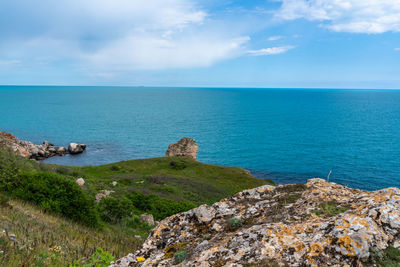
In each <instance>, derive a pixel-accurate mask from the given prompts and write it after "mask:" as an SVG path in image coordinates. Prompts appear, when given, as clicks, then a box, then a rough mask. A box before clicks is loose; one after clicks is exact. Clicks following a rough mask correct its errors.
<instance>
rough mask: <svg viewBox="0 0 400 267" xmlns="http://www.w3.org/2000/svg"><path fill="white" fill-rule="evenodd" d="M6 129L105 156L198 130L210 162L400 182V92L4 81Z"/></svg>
mask: <svg viewBox="0 0 400 267" xmlns="http://www.w3.org/2000/svg"><path fill="white" fill-rule="evenodd" d="M0 130H3V131H7V132H11V133H13V134H14V135H16V136H17V137H19V138H20V139H23V140H30V141H33V142H35V143H42V142H43V141H44V140H48V141H50V142H52V143H54V144H55V145H63V146H67V145H68V143H69V142H71V141H74V142H81V143H85V144H87V151H86V152H85V153H83V154H81V155H77V156H65V157H54V158H51V159H48V160H46V162H49V163H57V164H65V165H88V164H90V165H97V164H104V163H111V162H116V161H121V160H129V159H138V158H151V157H160V156H163V155H164V153H165V151H166V149H167V147H168V144H170V143H175V142H176V141H178V140H179V139H180V138H181V137H192V138H195V139H196V141H197V142H198V144H199V146H200V151H199V154H198V159H199V160H200V161H201V162H205V163H211V164H220V165H226V166H239V167H243V168H246V169H248V170H250V171H252V173H253V174H254V175H255V176H257V177H261V178H270V179H273V180H274V181H275V182H276V183H298V182H304V181H306V180H307V179H308V178H312V177H322V178H327V176H328V174H329V172H330V171H332V173H331V175H330V177H329V179H330V181H334V182H337V183H340V184H343V185H348V186H352V187H356V188H361V189H367V190H375V189H380V188H384V187H389V186H396V187H400V91H396V90H327V89H321V90H319V89H308V90H307V89H250V88H248V89H246V88H243V89H227V88H224V89H219V88H148V87H136V88H134V87H131V88H129V87H29V86H21V87H11V86H2V87H0Z"/></svg>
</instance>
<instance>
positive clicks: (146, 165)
mask: <svg viewBox="0 0 400 267" xmlns="http://www.w3.org/2000/svg"><path fill="white" fill-rule="evenodd" d="M171 162H174V163H175V165H178V166H179V167H178V168H177V167H174V165H171ZM69 172H71V173H75V175H77V174H78V175H80V176H81V177H84V179H85V181H86V185H87V190H88V191H89V192H91V193H92V194H93V193H95V192H98V191H100V190H103V189H109V190H114V191H115V193H114V194H113V195H114V196H118V195H123V194H124V193H127V192H131V191H140V192H143V193H145V194H148V193H152V194H157V195H159V196H161V197H164V198H171V199H178V200H187V201H191V202H193V203H196V204H204V203H207V204H212V203H214V202H216V201H219V200H220V199H222V198H225V197H227V196H231V195H233V194H235V193H237V192H239V191H241V190H244V189H248V188H254V187H257V186H261V185H263V184H267V183H268V184H272V183H273V182H272V181H270V180H261V179H256V178H254V177H253V176H251V175H250V174H249V173H248V172H247V171H246V170H243V169H241V168H235V167H222V166H216V165H209V164H203V163H200V162H197V161H195V160H192V159H188V158H152V159H141V160H130V161H123V162H118V163H113V164H108V165H102V166H87V167H70V168H69ZM113 181H117V183H118V184H117V186H115V187H114V186H112V184H111V183H112V182H113Z"/></svg>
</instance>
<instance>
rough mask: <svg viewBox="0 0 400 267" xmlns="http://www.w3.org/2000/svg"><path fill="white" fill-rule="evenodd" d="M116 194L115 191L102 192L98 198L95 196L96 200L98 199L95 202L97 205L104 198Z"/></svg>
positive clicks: (98, 194)
mask: <svg viewBox="0 0 400 267" xmlns="http://www.w3.org/2000/svg"><path fill="white" fill-rule="evenodd" d="M114 192H115V191H112V190H101V191H100V192H99V193H97V194H96V196H95V198H96V200H95V202H96V203H98V202H100V200H101V199H102V198H105V197H108V196H110V195H111V193H114Z"/></svg>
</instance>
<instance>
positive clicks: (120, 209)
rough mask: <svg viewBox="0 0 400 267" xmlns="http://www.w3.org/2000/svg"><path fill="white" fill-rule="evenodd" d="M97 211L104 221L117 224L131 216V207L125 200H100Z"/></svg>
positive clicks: (130, 203) (106, 198)
mask: <svg viewBox="0 0 400 267" xmlns="http://www.w3.org/2000/svg"><path fill="white" fill-rule="evenodd" d="M98 209H99V211H100V214H101V218H102V219H103V220H104V221H106V222H110V223H117V222H119V221H121V220H122V219H123V218H125V217H128V216H130V215H131V212H132V210H133V205H132V202H131V201H130V200H129V199H127V198H113V197H105V198H102V199H101V200H100V202H99V206H98Z"/></svg>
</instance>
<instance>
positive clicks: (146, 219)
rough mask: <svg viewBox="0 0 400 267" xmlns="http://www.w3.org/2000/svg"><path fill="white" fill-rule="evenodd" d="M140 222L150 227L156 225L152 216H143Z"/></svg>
mask: <svg viewBox="0 0 400 267" xmlns="http://www.w3.org/2000/svg"><path fill="white" fill-rule="evenodd" d="M140 221H142V222H144V223H147V224H148V225H150V226H153V225H154V218H153V215H152V214H142V215H140Z"/></svg>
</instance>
